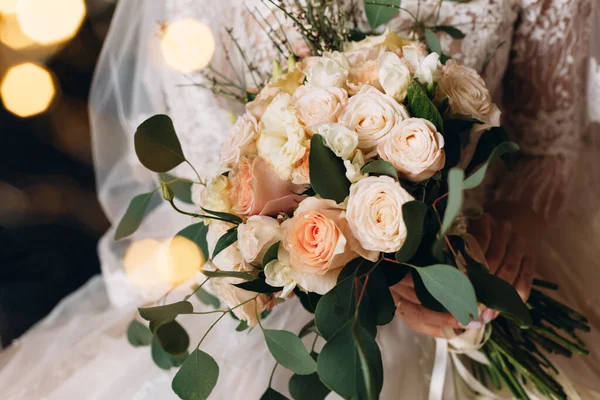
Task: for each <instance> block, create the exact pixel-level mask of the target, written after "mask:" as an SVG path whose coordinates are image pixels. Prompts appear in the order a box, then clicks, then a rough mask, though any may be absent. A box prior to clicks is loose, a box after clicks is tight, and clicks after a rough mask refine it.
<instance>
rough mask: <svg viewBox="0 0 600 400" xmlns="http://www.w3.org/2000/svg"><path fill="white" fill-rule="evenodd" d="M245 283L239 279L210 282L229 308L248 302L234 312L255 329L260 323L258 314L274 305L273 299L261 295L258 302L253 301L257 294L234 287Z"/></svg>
mask: <svg viewBox="0 0 600 400" xmlns="http://www.w3.org/2000/svg"><path fill="white" fill-rule="evenodd" d="M242 282H244V281H243V280H242V279H237V278H216V279H215V278H213V279H211V281H210V284H211V287H212V290H213V292H214V293H215V294H216V295H217V297H219V299H221V300H222V301H223V302H224V303H225V304H226V305H227V307H229V308H233V307H236V306H238V305H240V304H242V303H244V302H247V303H246V304H244V305H243V306H241V307H237V308H235V309H234V310H233V311H232V312H233V313H234V314H235V316H236V317H238V318H239V319H240V320H242V321H247V322H248V326H250V327H253V326H256V324H257V323H258V320H257V316H256V314H257V310H258V314H259V315H260V314H262V312H263V311H265V310H267V309H268V308H269V306H270V305H271V304H272V302H271V298H270V297H269V296H267V295H264V294H261V295H260V296H258V298H257V299H256V302H254V301H252V300H251V299H252V298H254V296H256V293H254V292H250V291H248V290H244V289H240V288H238V287H236V286H233V285H234V284H237V283H242Z"/></svg>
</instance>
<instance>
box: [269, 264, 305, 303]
mask: <svg viewBox="0 0 600 400" xmlns="http://www.w3.org/2000/svg"><path fill="white" fill-rule="evenodd" d="M265 282H266V283H267V285H271V286H273V287H277V288H278V287H282V288H283V290H282V292H281V294H280V295H279V297H287V295H288V294H290V293H291V292H292V291H293V290H294V288H295V287H296V285H297V282H296V280H295V279H294V270H293V268H292V267H291V266H290V265H286V264H284V263H282V262H281V261H279V260H277V259H276V260H273V261H271V262H269V263H268V264H267V265H265Z"/></svg>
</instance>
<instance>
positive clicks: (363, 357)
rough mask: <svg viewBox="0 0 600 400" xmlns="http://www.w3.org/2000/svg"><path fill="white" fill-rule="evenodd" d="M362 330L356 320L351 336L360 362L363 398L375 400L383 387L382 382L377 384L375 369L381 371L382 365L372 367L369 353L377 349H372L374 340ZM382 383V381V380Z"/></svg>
mask: <svg viewBox="0 0 600 400" xmlns="http://www.w3.org/2000/svg"><path fill="white" fill-rule="evenodd" d="M363 329H364V328H362V327H361V325H360V324H359V323H358V320H355V321H354V323H353V325H352V336H353V337H354V342H355V343H356V350H357V353H358V358H359V360H360V369H361V371H362V378H363V383H364V387H365V394H366V396H365V398H366V399H368V400H377V399H378V398H379V392H380V391H381V387H382V386H383V382H381V385H378V384H377V372H376V369H377V367H379V369H380V370H383V365H382V364H380V365H379V366H377V365H373V358H372V357H370V356H371V354H369V351H371V350H372V349H373V348H377V350H379V348H378V347H377V344H375V346H374V347H373V344H372V343H373V342H375V340H374V339H373V337H372V336H371V335H369V334H368V333H366V332H364V331H363ZM376 361H379V362H381V354H380V355H379V360H376ZM382 381H383V380H382Z"/></svg>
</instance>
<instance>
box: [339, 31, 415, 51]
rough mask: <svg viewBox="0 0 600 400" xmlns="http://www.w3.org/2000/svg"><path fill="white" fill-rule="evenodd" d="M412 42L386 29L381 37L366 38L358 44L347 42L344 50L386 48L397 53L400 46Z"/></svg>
mask: <svg viewBox="0 0 600 400" xmlns="http://www.w3.org/2000/svg"><path fill="white" fill-rule="evenodd" d="M412 43H414V42H413V41H411V40H409V39H406V38H402V37H400V36H398V35H397V34H396V33H395V32H394V31H392V30H390V29H389V28H387V29H386V30H385V32H383V34H381V35H376V36H367V38H366V39H363V40H361V41H358V42H348V43H345V46H344V50H346V51H353V50H359V49H365V48H368V49H370V48H373V47H378V48H387V49H389V50H391V51H398V50H400V49H401V48H402V46H405V45H408V44H412Z"/></svg>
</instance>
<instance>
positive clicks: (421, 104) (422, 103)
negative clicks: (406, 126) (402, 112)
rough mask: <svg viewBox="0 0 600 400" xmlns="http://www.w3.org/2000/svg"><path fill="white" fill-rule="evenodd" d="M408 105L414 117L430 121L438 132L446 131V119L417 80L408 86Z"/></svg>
mask: <svg viewBox="0 0 600 400" xmlns="http://www.w3.org/2000/svg"><path fill="white" fill-rule="evenodd" d="M406 105H407V107H408V110H409V111H410V114H411V115H412V116H413V117H415V118H423V119H426V120H428V121H430V122H431V123H432V124H433V125H435V128H436V129H437V130H438V132H440V133H444V121H443V120H442V116H441V114H440V112H439V111H438V109H437V107H436V106H435V104H434V103H433V101H431V99H430V98H429V97H428V96H427V93H425V90H423V88H422V87H421V85H420V84H419V83H418V82H417V81H412V83H411V84H410V86H409V87H408V94H407V96H406Z"/></svg>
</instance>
